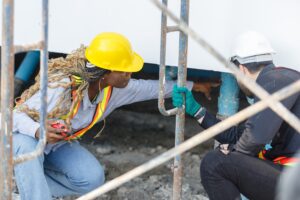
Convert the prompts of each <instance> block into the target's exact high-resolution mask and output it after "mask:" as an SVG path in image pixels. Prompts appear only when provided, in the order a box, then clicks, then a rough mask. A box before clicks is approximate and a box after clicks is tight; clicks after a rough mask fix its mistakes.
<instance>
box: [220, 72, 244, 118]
mask: <svg viewBox="0 0 300 200" xmlns="http://www.w3.org/2000/svg"><path fill="white" fill-rule="evenodd" d="M221 80H222V85H221V88H220V96H219V99H218V115H219V116H222V117H228V116H231V115H234V114H235V113H236V112H237V111H238V109H239V87H238V84H237V81H236V79H235V78H234V76H233V75H232V74H229V73H221Z"/></svg>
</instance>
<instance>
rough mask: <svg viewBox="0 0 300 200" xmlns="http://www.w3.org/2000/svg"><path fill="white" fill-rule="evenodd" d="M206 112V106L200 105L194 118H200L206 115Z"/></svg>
mask: <svg viewBox="0 0 300 200" xmlns="http://www.w3.org/2000/svg"><path fill="white" fill-rule="evenodd" d="M205 113H206V109H205V108H204V107H200V108H199V110H198V111H197V112H196V113H195V115H194V118H196V119H197V120H199V119H201V118H203V117H204V116H205Z"/></svg>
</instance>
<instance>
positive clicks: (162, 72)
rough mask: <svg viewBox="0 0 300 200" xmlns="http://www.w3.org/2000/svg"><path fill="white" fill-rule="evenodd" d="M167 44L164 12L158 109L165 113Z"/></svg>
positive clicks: (163, 0)
mask: <svg viewBox="0 0 300 200" xmlns="http://www.w3.org/2000/svg"><path fill="white" fill-rule="evenodd" d="M162 2H163V4H164V5H166V6H168V0H162ZM166 46H167V16H166V14H165V13H164V12H162V14H161V35H160V66H159V98H158V109H159V111H160V112H161V113H162V114H163V113H165V104H164V102H165V99H164V91H165V87H164V84H165V81H166V75H165V72H166Z"/></svg>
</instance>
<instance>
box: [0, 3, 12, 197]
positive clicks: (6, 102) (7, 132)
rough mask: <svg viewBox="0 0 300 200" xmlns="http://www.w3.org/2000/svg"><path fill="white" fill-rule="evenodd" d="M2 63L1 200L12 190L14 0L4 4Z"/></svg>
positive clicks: (9, 194)
mask: <svg viewBox="0 0 300 200" xmlns="http://www.w3.org/2000/svg"><path fill="white" fill-rule="evenodd" d="M2 15H3V18H2V51H1V56H2V63H1V134H0V156H1V159H0V160H1V164H0V182H1V183H0V184H1V185H0V194H1V200H2V199H3V200H7V199H11V192H12V169H13V159H12V109H13V95H14V94H13V91H14V82H13V80H14V46H13V41H14V40H13V32H14V1H13V0H3V4H2Z"/></svg>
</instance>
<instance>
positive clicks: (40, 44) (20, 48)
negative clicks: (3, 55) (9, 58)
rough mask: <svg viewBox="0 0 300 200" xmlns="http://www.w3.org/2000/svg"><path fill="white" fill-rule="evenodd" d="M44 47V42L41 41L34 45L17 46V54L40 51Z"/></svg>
mask: <svg viewBox="0 0 300 200" xmlns="http://www.w3.org/2000/svg"><path fill="white" fill-rule="evenodd" d="M43 46H44V42H43V41H40V42H37V43H34V44H27V45H15V53H20V52H27V51H32V50H40V49H42V47H43Z"/></svg>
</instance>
